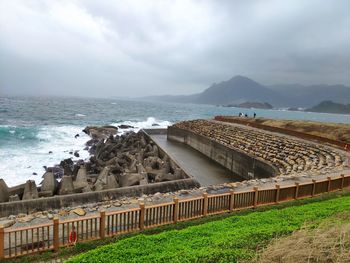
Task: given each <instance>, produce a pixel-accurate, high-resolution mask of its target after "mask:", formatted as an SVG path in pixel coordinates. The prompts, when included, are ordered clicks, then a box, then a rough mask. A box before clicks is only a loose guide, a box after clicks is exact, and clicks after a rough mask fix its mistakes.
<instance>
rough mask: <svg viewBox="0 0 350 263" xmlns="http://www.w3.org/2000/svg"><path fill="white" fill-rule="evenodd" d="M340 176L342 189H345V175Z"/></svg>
mask: <svg viewBox="0 0 350 263" xmlns="http://www.w3.org/2000/svg"><path fill="white" fill-rule="evenodd" d="M340 176H341V188H340V189H343V188H344V179H345V178H344V177H345V176H344V174H341V175H340Z"/></svg>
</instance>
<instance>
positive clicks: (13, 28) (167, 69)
mask: <svg viewBox="0 0 350 263" xmlns="http://www.w3.org/2000/svg"><path fill="white" fill-rule="evenodd" d="M349 12H350V1H348V0H344V1H338V0H283V1H282V0H261V1H258V0H257V1H249V0H242V1H234V0H228V1H220V0H213V1H200V0H197V1H195V0H193V1H190V0H184V1H174V0H169V1H168V0H158V1H152V0H144V1H142V0H138V1H132V0H128V1H110V0H98V1H97V0H81V1H79V0H67V1H64V0H62V1H59V0H57V1H54V0H47V1H44V0H43V1H39V0H37V1H35V0H23V1H17V0H0V94H14V95H27V94H31V95H73V96H79V95H80V96H100V97H109V96H144V95H151V94H190V93H195V92H199V91H202V90H203V89H205V88H207V87H208V86H210V85H211V84H212V83H213V82H220V81H222V80H227V79H229V78H231V77H232V76H234V75H237V74H240V75H245V76H248V77H250V78H252V79H254V80H256V81H258V82H260V83H262V84H276V83H302V84H315V83H330V84H334V83H343V84H346V85H350V15H349Z"/></svg>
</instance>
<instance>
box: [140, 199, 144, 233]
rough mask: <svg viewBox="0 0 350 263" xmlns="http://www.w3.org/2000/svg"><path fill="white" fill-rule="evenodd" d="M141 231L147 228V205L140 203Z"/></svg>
mask: <svg viewBox="0 0 350 263" xmlns="http://www.w3.org/2000/svg"><path fill="white" fill-rule="evenodd" d="M140 209H141V210H140V230H144V228H145V203H140Z"/></svg>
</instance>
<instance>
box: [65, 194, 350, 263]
mask: <svg viewBox="0 0 350 263" xmlns="http://www.w3.org/2000/svg"><path fill="white" fill-rule="evenodd" d="M318 201H319V202H316V200H310V199H309V200H303V201H298V202H292V203H294V205H296V206H290V205H291V203H290V204H289V206H285V207H275V208H273V209H269V210H260V211H256V212H251V211H250V212H247V213H242V214H233V215H232V214H231V215H229V216H227V217H225V218H221V220H215V221H212V222H205V223H202V224H199V225H190V224H189V225H187V227H186V228H183V229H172V230H166V231H164V230H163V232H161V233H158V234H153V235H147V234H139V235H135V236H132V237H128V238H125V239H122V240H118V241H117V242H115V243H113V244H109V245H106V246H102V247H100V248H97V249H94V250H91V251H89V252H87V253H85V254H81V255H78V256H76V257H73V258H72V259H70V260H69V261H68V262H71V263H73V262H235V261H247V262H249V261H251V260H254V258H256V255H257V251H260V250H261V249H263V248H265V247H267V246H268V244H269V243H270V242H271V241H272V240H274V239H276V238H278V237H282V236H285V235H290V234H292V233H293V232H294V231H296V230H299V229H300V228H302V227H303V226H304V225H305V223H306V222H308V227H310V228H314V227H317V226H318V225H319V224H320V223H321V222H322V221H323V220H325V219H327V218H328V217H330V216H333V215H335V214H337V213H340V212H343V211H346V210H349V209H350V196H342V197H338V198H331V199H328V200H323V201H322V199H319V200H318Z"/></svg>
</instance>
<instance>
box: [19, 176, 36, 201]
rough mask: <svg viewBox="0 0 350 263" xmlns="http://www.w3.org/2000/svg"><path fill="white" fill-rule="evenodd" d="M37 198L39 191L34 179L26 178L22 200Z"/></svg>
mask: <svg viewBox="0 0 350 263" xmlns="http://www.w3.org/2000/svg"><path fill="white" fill-rule="evenodd" d="M37 198H39V193H38V189H37V187H36V184H35V181H33V180H28V181H27V182H26V184H25V186H24V192H23V197H22V200H32V199H37Z"/></svg>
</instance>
